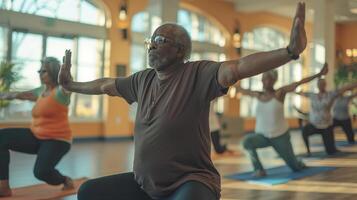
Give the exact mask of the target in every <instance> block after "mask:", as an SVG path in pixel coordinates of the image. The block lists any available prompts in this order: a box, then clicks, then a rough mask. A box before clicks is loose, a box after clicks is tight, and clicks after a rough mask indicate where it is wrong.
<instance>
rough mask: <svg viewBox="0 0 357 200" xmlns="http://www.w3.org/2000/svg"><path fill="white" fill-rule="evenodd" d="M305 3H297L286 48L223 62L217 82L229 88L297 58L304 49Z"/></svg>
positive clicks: (305, 41)
mask: <svg viewBox="0 0 357 200" xmlns="http://www.w3.org/2000/svg"><path fill="white" fill-rule="evenodd" d="M304 24H305V3H299V4H298V6H297V9H296V14H295V17H294V21H293V26H292V29H291V34H290V42H289V45H288V47H287V48H281V49H277V50H273V51H268V52H260V53H255V54H252V55H249V56H246V57H243V58H241V59H239V60H232V61H226V62H223V63H222V65H221V67H220V69H219V72H218V82H219V83H220V85H221V86H223V87H229V86H232V85H233V84H235V83H236V82H237V81H238V80H240V79H243V78H247V77H251V76H254V75H257V74H260V73H263V72H266V71H269V70H271V69H274V68H277V67H279V66H282V65H284V64H285V63H287V62H289V61H291V60H292V59H294V58H297V57H298V56H299V55H300V54H301V52H303V51H304V49H305V48H306V43H307V40H306V32H305V27H304Z"/></svg>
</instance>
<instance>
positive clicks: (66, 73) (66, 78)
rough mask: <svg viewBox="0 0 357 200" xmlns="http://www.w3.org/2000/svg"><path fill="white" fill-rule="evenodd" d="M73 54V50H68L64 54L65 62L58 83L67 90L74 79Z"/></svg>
mask: <svg viewBox="0 0 357 200" xmlns="http://www.w3.org/2000/svg"><path fill="white" fill-rule="evenodd" d="M71 56H72V52H71V51H70V50H66V52H65V56H63V64H62V66H61V69H60V71H59V74H58V83H59V84H60V85H61V86H62V87H63V88H64V89H66V90H67V89H68V86H69V84H70V83H71V82H72V81H73V78H72V76H71Z"/></svg>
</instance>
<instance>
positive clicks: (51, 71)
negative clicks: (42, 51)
mask: <svg viewBox="0 0 357 200" xmlns="http://www.w3.org/2000/svg"><path fill="white" fill-rule="evenodd" d="M42 64H43V65H45V66H46V70H47V73H48V76H49V77H50V79H51V81H52V83H53V84H55V85H56V86H57V85H58V73H59V70H60V68H61V64H60V61H59V60H58V59H57V58H55V57H45V58H43V59H42Z"/></svg>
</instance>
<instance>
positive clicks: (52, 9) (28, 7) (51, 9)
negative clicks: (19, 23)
mask: <svg viewBox="0 0 357 200" xmlns="http://www.w3.org/2000/svg"><path fill="white" fill-rule="evenodd" d="M0 6H1V8H4V9H9V10H13V11H16V12H22V13H28V14H34V15H39V16H44V17H50V18H58V19H63V20H69V21H77V22H83V23H88V24H94V25H100V26H104V24H105V15H104V12H103V11H102V10H101V9H99V8H98V7H96V6H95V5H94V4H92V3H90V2H87V1H85V0H62V1H59V0H12V1H11V0H7V1H6V0H5V1H4V0H3V1H0Z"/></svg>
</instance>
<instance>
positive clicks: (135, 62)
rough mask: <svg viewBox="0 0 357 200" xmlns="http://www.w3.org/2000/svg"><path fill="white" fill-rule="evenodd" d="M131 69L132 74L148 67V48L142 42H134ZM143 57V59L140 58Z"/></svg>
mask: <svg viewBox="0 0 357 200" xmlns="http://www.w3.org/2000/svg"><path fill="white" fill-rule="evenodd" d="M130 55H131V58H130V63H131V64H130V69H131V74H133V73H135V72H138V71H140V70H143V69H145V68H146V66H145V60H146V49H145V47H144V45H142V44H134V43H133V45H132V46H131V54H130ZM140 58H141V59H140Z"/></svg>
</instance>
